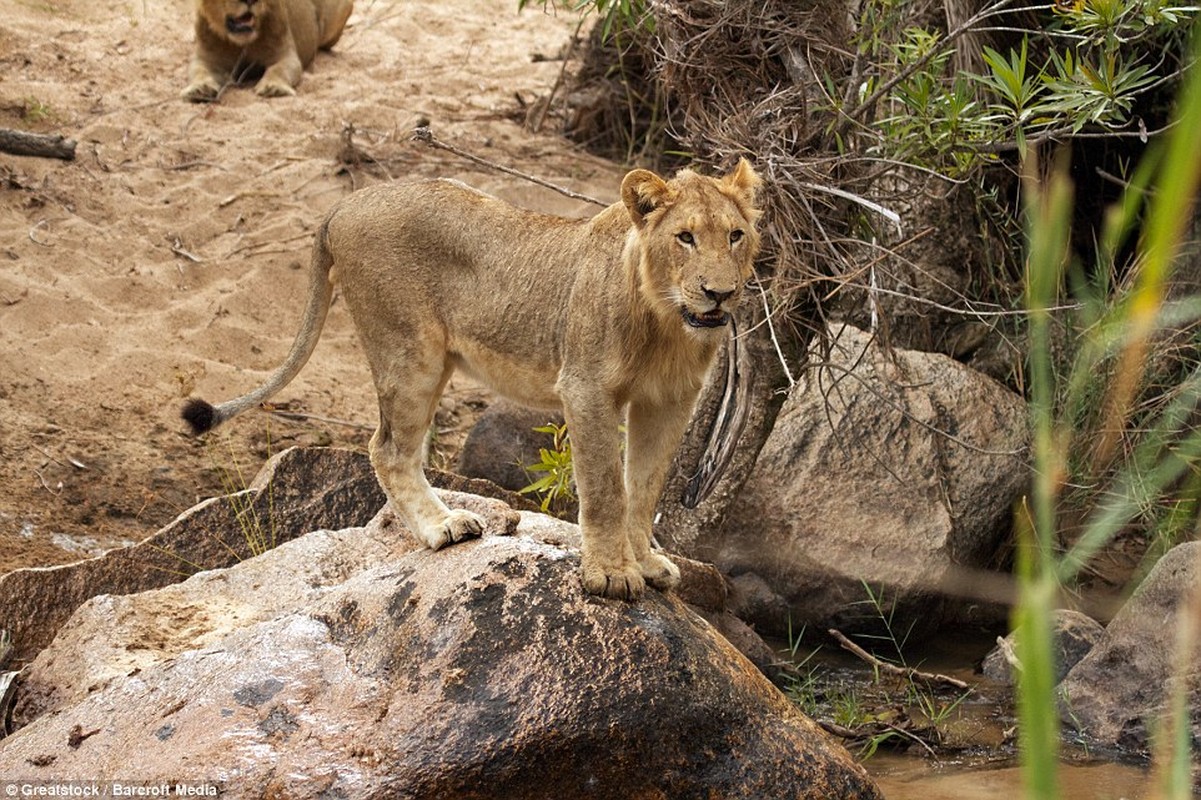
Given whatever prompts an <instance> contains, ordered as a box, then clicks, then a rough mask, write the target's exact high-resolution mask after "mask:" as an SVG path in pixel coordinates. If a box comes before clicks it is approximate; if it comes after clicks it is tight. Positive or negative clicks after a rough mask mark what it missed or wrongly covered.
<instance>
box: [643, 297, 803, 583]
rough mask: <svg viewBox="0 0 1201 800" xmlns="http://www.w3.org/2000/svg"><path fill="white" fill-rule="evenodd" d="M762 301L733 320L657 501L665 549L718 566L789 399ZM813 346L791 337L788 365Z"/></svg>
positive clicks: (749, 302) (750, 303)
mask: <svg viewBox="0 0 1201 800" xmlns="http://www.w3.org/2000/svg"><path fill="white" fill-rule="evenodd" d="M751 291H754V290H751ZM757 300H758V298H756V297H748V298H747V299H746V300H745V301H744V304H743V306H742V308H741V309H740V310H739V311H738V313H737V314H736V315H735V328H734V331H736V332H737V333H738V334H739V335H738V336H737V337H735V336H734V334H733V332H732V335H731V338H730V340H729V341H728V342H727V344H726V346H725V347H724V348H723V350H722V353H721V355H720V356H719V357H718V361H717V364H716V365H714V368H713V372H712V374H711V375H710V378H709V381H708V383H707V384H706V386H705V388H704V389H703V390H702V392H701V397H700V400H699V401H698V402H697V408H696V412H695V413H694V414H693V417H692V422H691V423H690V424H689V426H688V430H687V431H686V432H685V434H684V441H683V443H682V444H681V445H680V448H679V450H678V451H677V453H676V458H675V461H674V462H673V463H672V469H671V472H670V473H669V475H668V478H667V484H666V486H665V488H664V491H663V496H662V497H661V498H660V500H659V508H658V523H657V524H656V526H655V532H656V536H657V537H658V539H659V543H660V544H662V545H663V546H664V547H666V548H667V549H668V550H670V551H672V552H675V553H680V554H682V555H687V556H690V557H692V558H697V559H701V560H712V556H713V554H714V552H715V551H716V549H717V542H718V539H719V537H720V533H721V530H722V525H723V523H724V522H725V518H726V514H727V512H728V511H729V508H730V506H731V504H732V502H733V500H734V498H735V497H736V496H737V495H738V492H739V491H740V490H741V489H742V485H743V484H744V483H746V480H747V478H748V477H750V474H751V470H752V469H753V468H754V466H755V459H756V458H758V456H759V451H760V450H761V449H762V448H763V444H764V442H766V441H767V437H768V434H770V433H771V429H772V426H773V425H775V422H776V415H777V414H779V412H780V408H781V406H783V404H784V400H785V398H786V397H787V390H788V375H787V373H786V372H785V370H784V366H783V364H782V363H781V361H780V354H779V353H777V351H776V346H775V344H774V343H773V342H772V333H771V328H770V327H769V326H768V325H766V324H763V307H762V305H761V304H760V303H758V302H757ZM807 344H808V342H807V341H798V340H796V339H795V337H794V338H787V337H785V338H784V339H783V340H782V341H781V347H783V348H785V350H784V354H783V355H784V357H785V358H787V359H788V362H789V363H790V364H797V363H799V362H800V359H799V358H798V357H797V356H798V355H799V354H800V353H803V352H804V349H805V347H806V346H807Z"/></svg>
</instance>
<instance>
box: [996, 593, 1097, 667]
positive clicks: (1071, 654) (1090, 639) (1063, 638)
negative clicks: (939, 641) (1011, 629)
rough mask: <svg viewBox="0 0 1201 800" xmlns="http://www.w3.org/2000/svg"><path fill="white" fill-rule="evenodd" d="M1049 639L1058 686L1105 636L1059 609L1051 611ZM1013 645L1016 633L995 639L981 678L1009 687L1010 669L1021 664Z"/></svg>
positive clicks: (1081, 618)
mask: <svg viewBox="0 0 1201 800" xmlns="http://www.w3.org/2000/svg"><path fill="white" fill-rule="evenodd" d="M1052 635H1053V636H1054V640H1055V682H1056V683H1059V682H1060V681H1061V680H1063V679H1064V677H1065V676H1066V675H1067V674H1068V672H1069V671H1070V670H1071V669H1072V667H1074V666H1076V665H1077V664H1079V663H1080V660H1081V659H1083V658H1084V657H1085V656H1086V655H1088V653H1089V651H1090V650H1092V649H1093V647H1094V646H1096V644H1097V642H1098V641H1100V640H1101V637H1102V636H1104V635H1105V628H1104V627H1102V625H1101V623H1099V622H1097V621H1096V620H1095V619H1093V618H1092V617H1090V616H1088V615H1087V614H1082V613H1080V612H1079V611H1074V610H1072V609H1070V608H1061V609H1057V610H1056V611H1055V624H1054V628H1053V630H1052ZM1016 645H1017V633H1016V632H1015V633H1010V634H1009V635H1008V636H1006V637H1005V638H1003V639H998V640H997V646H996V647H994V648H993V649H992V650H990V651H989V652H988V655H986V656H985V657H984V661H983V663H982V664H981V665H980V671H981V672H982V673H984V677H986V678H988V679H989V680H992V681H996V682H997V683H1004V684H1012V683H1013V682H1014V667H1015V666H1020V664H1021V661H1020V659H1018V657H1017V653H1016Z"/></svg>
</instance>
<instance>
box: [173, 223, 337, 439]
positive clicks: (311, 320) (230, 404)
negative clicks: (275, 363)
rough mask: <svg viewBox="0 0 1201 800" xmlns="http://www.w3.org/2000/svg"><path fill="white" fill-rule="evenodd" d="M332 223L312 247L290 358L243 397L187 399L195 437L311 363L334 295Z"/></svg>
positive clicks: (257, 400) (263, 397) (261, 398)
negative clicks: (212, 400) (302, 307)
mask: <svg viewBox="0 0 1201 800" xmlns="http://www.w3.org/2000/svg"><path fill="white" fill-rule="evenodd" d="M329 220H330V218H329V217H326V219H325V221H324V222H322V223H321V227H320V228H319V229H318V231H317V239H316V241H315V242H314V244H313V260H312V266H311V268H310V270H309V281H310V283H309V302H308V305H307V306H306V307H305V310H304V319H303V320H301V323H300V330H299V332H297V334H296V339H295V341H293V342H292V350H291V352H289V353H288V357H287V359H285V360H284V363H283V364H281V365H280V366H279V368H278V369H276V370H275V372H273V373H272V374H271V377H270V378H268V379H267V382H266V383H264V384H263V385H262V386H260V387H258V388H257V389H255V390H254V391H252V392H250V393H248V394H244V395H242V396H241V397H235V398H234V399H233V400H227V401H225V402H224V403H221V404H219V405H215V406H214V405H212V404H211V403H209V402H207V401H205V400H201V399H200V398H196V397H194V398H192V399H190V400H188V402H187V404H186V405H184V408H183V411H182V413H181V416H182V417H183V418H184V420H185V421H186V422H187V423H188V425H189V426H190V427H191V429H192V433H193V434H195V435H197V436H199V435H200V434H202V433H206V432H207V431H210V430H212V429H213V428H215V427H217V426H218V425H220V424H221V423H222V422H225V421H226V420H228V419H231V418H233V417H236V416H237V415H238V414H241V413H242V412H243V411H246V410H247V409H250V408H254V407H256V406H259V405H261V404H262V403H263V402H265V401H266V400H267V399H268V398H270V397H271V396H272V395H274V394H275V393H276V392H278V391H279V390H280V389H282V388H284V387H285V386H287V385H288V384H289V383H291V382H292V379H293V378H295V377H296V375H297V374H298V373H299V372H300V370H301V368H303V367H304V365H305V364H306V363H307V362H308V360H309V356H311V355H312V354H313V349H314V348H315V347H316V346H317V340H318V339H319V338H321V328H322V326H323V325H324V324H325V315H326V314H327V313H328V312H329V304H330V299H331V298H332V297H333V293H334V285H333V281H332V280H331V276H330V268H331V267H332V266H333V263H334V259H333V255H332V254H331V253H330V250H329V241H328V236H329Z"/></svg>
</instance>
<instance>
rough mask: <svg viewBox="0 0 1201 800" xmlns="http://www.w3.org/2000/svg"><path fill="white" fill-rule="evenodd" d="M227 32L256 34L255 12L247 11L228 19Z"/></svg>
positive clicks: (226, 19)
mask: <svg viewBox="0 0 1201 800" xmlns="http://www.w3.org/2000/svg"><path fill="white" fill-rule="evenodd" d="M225 30H227V31H229V32H230V33H232V34H239V33H254V12H253V11H247V12H246V13H245V14H242V15H240V16H237V17H226V18H225Z"/></svg>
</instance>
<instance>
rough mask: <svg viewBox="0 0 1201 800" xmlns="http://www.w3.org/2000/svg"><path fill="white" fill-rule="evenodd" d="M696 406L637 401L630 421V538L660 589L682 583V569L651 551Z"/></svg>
mask: <svg viewBox="0 0 1201 800" xmlns="http://www.w3.org/2000/svg"><path fill="white" fill-rule="evenodd" d="M692 405H693V404H692V402H691V399H689V400H686V401H683V402H678V403H662V404H654V403H645V402H637V401H635V402H633V403H631V404H630V410H629V415H628V417H627V419H626V473H625V485H626V497H627V500H626V525H625V527H626V533H627V535H628V536H629V539H630V547H631V549H632V550H633V552H634V557H635V559H637V561H638V567H639V570H640V571H641V572H642V576H643V577H644V578H645V579H646V581H647V583H649V584H650V585H651V586H654V587H655V588H656V589H671V588H673V587H675V586H676V585H677V584H679V582H680V570H679V568H678V567H676V565H675V564H673V563H672V562H671V560H670V559H668V558H667V556H665V555H663V554H662V553H660V552H657V551H655V550H652V549H651V525H652V523H653V522H654V517H655V507H656V506H657V505H658V503H659V496H660V495H661V494H662V493H663V483H664V481H665V480H666V478H667V470H668V469H669V468H670V467H671V459H672V456H674V455H675V451H676V448H677V447H678V446H679V444H680V439H681V438H682V437H683V435H684V429H685V428H686V427H687V426H688V420H689V418H690V417H691V415H692Z"/></svg>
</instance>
